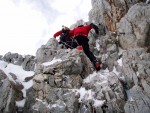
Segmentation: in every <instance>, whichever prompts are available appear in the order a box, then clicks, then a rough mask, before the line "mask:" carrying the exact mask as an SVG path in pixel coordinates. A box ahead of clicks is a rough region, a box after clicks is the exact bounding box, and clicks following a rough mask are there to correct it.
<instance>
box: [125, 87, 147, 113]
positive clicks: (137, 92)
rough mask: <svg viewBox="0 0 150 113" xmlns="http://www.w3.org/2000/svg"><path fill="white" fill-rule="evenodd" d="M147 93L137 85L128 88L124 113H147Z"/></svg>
mask: <svg viewBox="0 0 150 113" xmlns="http://www.w3.org/2000/svg"><path fill="white" fill-rule="evenodd" d="M149 105H150V101H149V93H146V92H144V91H143V90H142V88H141V87H139V86H134V87H133V88H131V89H130V100H128V101H127V103H126V104H125V107H124V109H125V113H129V112H130V113H149V111H150V107H149Z"/></svg>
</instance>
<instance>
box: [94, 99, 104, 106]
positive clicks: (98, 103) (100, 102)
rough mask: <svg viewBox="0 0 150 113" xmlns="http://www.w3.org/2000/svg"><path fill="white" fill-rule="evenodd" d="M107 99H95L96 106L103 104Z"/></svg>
mask: <svg viewBox="0 0 150 113" xmlns="http://www.w3.org/2000/svg"><path fill="white" fill-rule="evenodd" d="M104 102H105V100H94V106H95V107H97V106H102V105H103V104H104Z"/></svg>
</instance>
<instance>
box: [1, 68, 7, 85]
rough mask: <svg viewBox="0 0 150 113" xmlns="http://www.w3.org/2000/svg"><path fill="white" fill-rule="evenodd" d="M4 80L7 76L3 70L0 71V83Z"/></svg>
mask: <svg viewBox="0 0 150 113" xmlns="http://www.w3.org/2000/svg"><path fill="white" fill-rule="evenodd" d="M6 78H7V75H6V74H5V72H4V71H3V70H1V69H0V82H1V81H2V80H3V79H6Z"/></svg>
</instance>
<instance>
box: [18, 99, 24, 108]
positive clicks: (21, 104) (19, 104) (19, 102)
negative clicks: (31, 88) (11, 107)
mask: <svg viewBox="0 0 150 113" xmlns="http://www.w3.org/2000/svg"><path fill="white" fill-rule="evenodd" d="M24 104H25V99H23V100H20V101H16V106H18V107H24Z"/></svg>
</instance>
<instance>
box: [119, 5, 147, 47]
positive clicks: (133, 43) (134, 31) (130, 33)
mask: <svg viewBox="0 0 150 113" xmlns="http://www.w3.org/2000/svg"><path fill="white" fill-rule="evenodd" d="M149 12H150V5H147V4H143V3H138V4H136V5H134V6H133V7H131V8H130V9H129V11H128V13H127V14H126V15H125V17H123V18H122V19H121V21H120V22H119V23H118V25H117V30H118V32H119V33H122V34H120V35H119V36H118V38H119V43H120V45H121V47H122V48H124V49H128V48H134V47H148V46H150V38H149V37H150V13H149Z"/></svg>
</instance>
